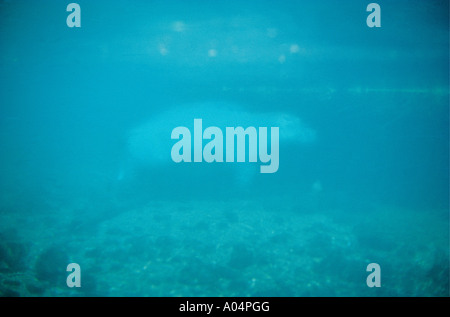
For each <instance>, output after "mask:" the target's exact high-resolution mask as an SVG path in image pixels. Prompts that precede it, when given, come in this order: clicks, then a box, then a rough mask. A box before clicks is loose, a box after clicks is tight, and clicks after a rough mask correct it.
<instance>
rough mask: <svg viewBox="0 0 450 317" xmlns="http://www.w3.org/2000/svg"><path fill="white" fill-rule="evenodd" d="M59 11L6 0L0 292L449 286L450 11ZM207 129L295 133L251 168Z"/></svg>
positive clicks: (284, 6)
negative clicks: (202, 132)
mask: <svg viewBox="0 0 450 317" xmlns="http://www.w3.org/2000/svg"><path fill="white" fill-rule="evenodd" d="M68 3H69V2H67V3H65V2H64V1H40V2H31V1H1V2H0V69H1V72H0V76H1V77H0V83H1V86H0V87H1V88H0V105H1V108H0V151H1V152H0V153H1V155H0V169H1V177H0V238H1V240H0V295H3V296H99V295H100V296H260V295H264V296H448V291H449V273H448V269H449V261H448V250H449V220H448V211H449V169H448V166H449V131H448V127H449V108H448V100H449V99H448V98H449V91H448V87H449V86H448V85H449V77H448V75H449V50H448V47H449V40H448V39H449V31H448V30H449V24H448V12H449V7H448V2H447V1H395V3H394V2H392V1H378V3H379V4H380V6H381V10H382V11H381V23H382V24H381V25H382V27H381V28H369V27H367V25H366V18H367V15H368V14H369V13H368V12H366V6H367V4H368V3H369V2H367V3H366V2H364V1H345V3H342V2H337V1H320V2H314V1H283V3H281V2H275V1H94V2H93V1H78V2H77V3H79V4H80V6H81V28H68V27H67V25H66V17H67V15H68V14H69V13H68V12H66V6H67V4H68ZM198 109H209V110H207V111H206V112H203V110H198ZM224 109H225V110H224ZM223 111H225V112H223ZM215 114H220V116H219V115H217V118H215ZM194 117H199V118H202V117H204V118H207V120H208V121H207V122H204V128H206V127H207V126H210V125H215V124H216V125H219V123H217V122H215V120H218V122H220V124H223V125H224V126H225V125H227V124H228V122H230V124H229V126H236V125H242V126H244V127H246V126H247V125H250V124H251V125H254V126H265V124H266V125H267V123H269V124H270V125H272V126H274V125H276V124H277V122H278V123H279V122H280V121H277V119H278V118H285V120H287V122H291V123H292V122H294V123H299V124H296V125H295V126H294V125H288V126H287V127H284V128H283V127H280V134H282V133H287V134H288V135H289V134H291V135H292V136H293V137H292V138H291V139H289V140H286V139H283V138H280V158H279V160H280V168H279V170H278V172H277V173H275V174H260V173H259V172H258V169H259V166H260V163H259V162H258V163H251V164H250V163H243V164H242V163H212V164H207V163H181V164H176V163H174V162H172V161H171V160H170V152H168V153H166V150H165V149H166V146H169V149H170V146H171V145H172V144H173V143H175V141H174V140H171V139H170V130H171V129H172V128H175V126H173V127H171V126H170V124H171V122H172V120H176V121H177V122H180V123H182V124H183V125H186V126H189V125H190V126H189V127H191V128H192V123H193V118H194ZM219 117H220V118H219ZM245 118H256V119H253V120H254V121H251V120H252V119H249V120H250V121H248V120H246V119H245ZM239 120H241V121H239ZM260 122H261V123H260ZM283 122H284V121H283ZM272 123H273V124H272ZM224 126H223V127H222V128H224ZM227 126H228V125H227ZM142 127H144V128H142ZM163 128H165V129H169V130H168V131H169V134H167V136H166V134H164V133H159V134H158V131H162V130H164V129H163ZM283 129H284V130H283ZM136 131H139V132H138V138H137V139H136ZM164 131H165V130H164ZM192 131H193V130H192V129H191V132H192ZM283 131H284V132H283ZM304 131H310V132H313V134H314V138H311V139H310V140H308V141H305V140H302V139H301V135H302V133H303V132H304ZM165 137H167V139H164V138H165ZM147 141H148V142H147ZM204 143H206V142H204ZM149 144H151V146H149ZM149 151H150V152H149ZM136 152H137V153H138V154H136ZM142 153H144V159H142V157H141V158H140V159H137V156H139V155H140V154H142ZM147 154H148V159H146V158H145V155H147ZM158 155H163V156H164V155H167V156H164V158H163V159H162V160H158V159H155V157H156V156H158ZM70 262H76V263H78V264H80V266H81V269H82V287H81V288H80V289H70V288H68V287H67V286H66V277H67V274H68V273H67V272H66V271H65V268H66V266H67V264H68V263H70ZM372 262H375V263H379V264H380V266H381V271H382V287H381V288H377V289H375V288H369V287H367V285H366V277H367V275H368V274H369V273H368V272H366V266H367V265H368V264H369V263H372Z"/></svg>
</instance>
